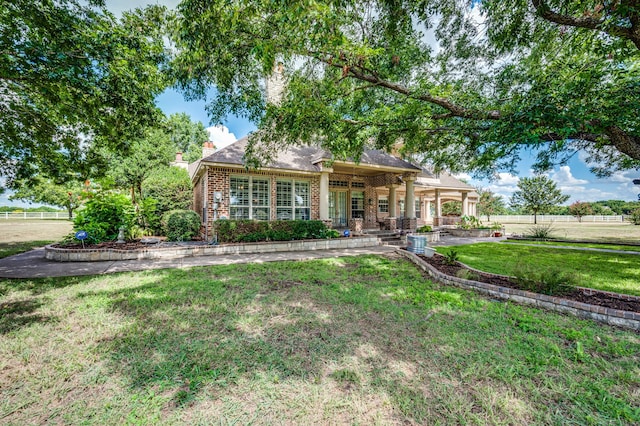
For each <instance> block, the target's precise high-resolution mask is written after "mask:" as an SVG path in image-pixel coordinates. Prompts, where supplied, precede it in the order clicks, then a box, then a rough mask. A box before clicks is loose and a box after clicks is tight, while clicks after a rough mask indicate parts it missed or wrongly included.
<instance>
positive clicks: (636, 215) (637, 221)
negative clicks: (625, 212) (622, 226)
mask: <svg viewBox="0 0 640 426" xmlns="http://www.w3.org/2000/svg"><path fill="white" fill-rule="evenodd" d="M631 223H633V224H634V225H640V209H636V210H634V211H633V212H631Z"/></svg>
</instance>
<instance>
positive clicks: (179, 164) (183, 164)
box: [169, 151, 189, 169]
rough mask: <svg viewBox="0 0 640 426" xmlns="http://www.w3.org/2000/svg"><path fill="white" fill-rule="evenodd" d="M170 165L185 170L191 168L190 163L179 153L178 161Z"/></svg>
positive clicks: (177, 154) (177, 155)
mask: <svg viewBox="0 0 640 426" xmlns="http://www.w3.org/2000/svg"><path fill="white" fill-rule="evenodd" d="M169 164H170V165H172V166H176V167H182V168H183V169H188V168H189V163H188V162H186V161H184V160H183V159H182V153H181V152H179V151H178V152H176V159H175V160H174V161H172V162H171V163H169Z"/></svg>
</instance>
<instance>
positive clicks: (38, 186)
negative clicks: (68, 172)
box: [9, 178, 86, 219]
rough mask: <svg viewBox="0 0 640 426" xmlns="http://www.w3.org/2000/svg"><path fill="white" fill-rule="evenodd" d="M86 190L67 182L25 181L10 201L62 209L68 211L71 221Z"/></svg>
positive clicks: (49, 180)
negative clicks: (40, 204) (21, 201)
mask: <svg viewBox="0 0 640 426" xmlns="http://www.w3.org/2000/svg"><path fill="white" fill-rule="evenodd" d="M85 189H86V188H84V187H83V186H82V184H81V183H78V182H67V183H64V184H60V185H59V184H56V183H55V182H54V181H53V180H51V179H42V178H35V179H33V180H30V181H24V182H23V183H22V184H21V185H20V187H19V188H18V189H17V190H16V191H15V192H14V193H13V194H12V195H11V196H10V197H9V199H11V200H23V201H28V202H33V203H42V204H49V205H52V206H56V207H61V208H64V209H65V210H66V211H67V213H68V214H69V219H71V218H72V217H73V212H74V211H75V210H76V209H77V208H78V207H80V205H81V203H82V196H83V194H84V191H85Z"/></svg>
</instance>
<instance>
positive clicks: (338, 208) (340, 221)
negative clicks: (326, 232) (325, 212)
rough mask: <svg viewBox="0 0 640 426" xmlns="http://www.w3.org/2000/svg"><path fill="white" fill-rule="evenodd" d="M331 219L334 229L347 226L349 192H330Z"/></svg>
mask: <svg viewBox="0 0 640 426" xmlns="http://www.w3.org/2000/svg"><path fill="white" fill-rule="evenodd" d="M329 219H331V221H332V222H333V227H334V228H345V227H346V226H347V191H329Z"/></svg>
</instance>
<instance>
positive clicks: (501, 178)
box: [495, 173, 520, 187]
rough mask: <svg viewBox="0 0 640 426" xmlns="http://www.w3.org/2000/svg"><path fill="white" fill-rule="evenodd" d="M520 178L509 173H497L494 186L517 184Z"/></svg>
mask: <svg viewBox="0 0 640 426" xmlns="http://www.w3.org/2000/svg"><path fill="white" fill-rule="evenodd" d="M519 180H520V178H519V177H518V176H514V175H512V174H510V173H498V180H496V182H495V185H496V186H508V187H511V186H514V185H517V184H518V181H519Z"/></svg>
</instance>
